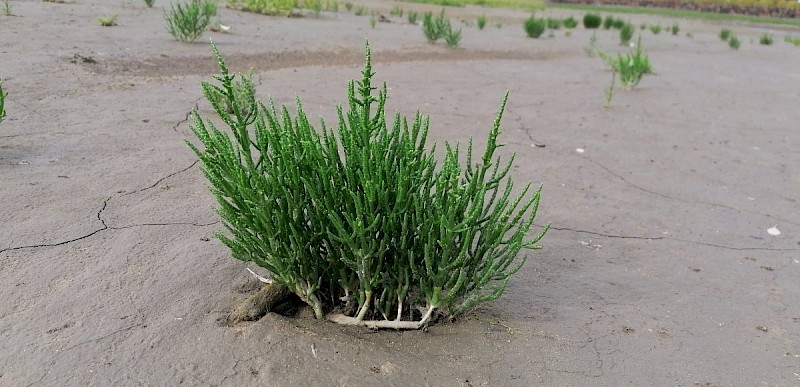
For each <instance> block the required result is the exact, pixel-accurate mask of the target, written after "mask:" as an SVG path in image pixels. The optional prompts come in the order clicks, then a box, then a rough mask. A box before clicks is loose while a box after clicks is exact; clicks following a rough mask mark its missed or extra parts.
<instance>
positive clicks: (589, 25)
mask: <svg viewBox="0 0 800 387" xmlns="http://www.w3.org/2000/svg"><path fill="white" fill-rule="evenodd" d="M602 23H603V18H602V17H600V15H598V14H594V13H587V14H585V15H583V28H586V29H587V30H591V29H595V28H599V27H600V24H602Z"/></svg>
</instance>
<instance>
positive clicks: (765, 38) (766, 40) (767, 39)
mask: <svg viewBox="0 0 800 387" xmlns="http://www.w3.org/2000/svg"><path fill="white" fill-rule="evenodd" d="M773 41H774V39H773V38H772V35H770V34H763V35H761V37H759V38H758V42H759V43H761V44H763V45H765V46H771V45H772V42H773Z"/></svg>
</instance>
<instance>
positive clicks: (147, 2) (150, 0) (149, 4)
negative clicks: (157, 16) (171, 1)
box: [144, 0, 156, 8]
mask: <svg viewBox="0 0 800 387" xmlns="http://www.w3.org/2000/svg"><path fill="white" fill-rule="evenodd" d="M155 1H156V0H144V5H146V6H147V8H153V4H154V3H155Z"/></svg>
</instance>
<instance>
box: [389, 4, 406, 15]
mask: <svg viewBox="0 0 800 387" xmlns="http://www.w3.org/2000/svg"><path fill="white" fill-rule="evenodd" d="M403 12H404V11H403V8H401V7H400V6H399V5H395V6H394V8H392V10H391V11H389V15H392V16H397V17H403Z"/></svg>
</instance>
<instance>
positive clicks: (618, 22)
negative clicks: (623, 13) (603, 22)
mask: <svg viewBox="0 0 800 387" xmlns="http://www.w3.org/2000/svg"><path fill="white" fill-rule="evenodd" d="M625 24H627V23H625V20H622V19H619V18H616V19H614V21H612V22H611V26H612V27H614V29H615V30H620V29H622V27H624V26H625Z"/></svg>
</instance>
